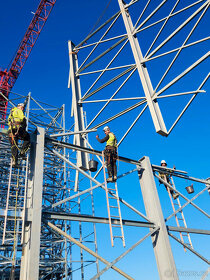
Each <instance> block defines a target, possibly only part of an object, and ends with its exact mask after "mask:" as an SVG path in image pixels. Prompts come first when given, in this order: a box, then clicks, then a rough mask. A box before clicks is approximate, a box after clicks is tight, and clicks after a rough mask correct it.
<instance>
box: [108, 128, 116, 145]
mask: <svg viewBox="0 0 210 280" xmlns="http://www.w3.org/2000/svg"><path fill="white" fill-rule="evenodd" d="M106 146H112V147H117V139H116V137H115V135H114V133H112V132H110V133H109V139H108V140H107V142H106Z"/></svg>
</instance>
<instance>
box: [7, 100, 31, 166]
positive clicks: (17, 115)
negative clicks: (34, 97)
mask: <svg viewBox="0 0 210 280" xmlns="http://www.w3.org/2000/svg"><path fill="white" fill-rule="evenodd" d="M23 110H24V104H23V103H19V104H18V105H17V107H14V108H12V110H11V112H10V115H9V118H8V125H9V129H8V134H9V140H10V144H11V153H12V166H16V165H17V161H18V150H19V151H20V157H22V158H23V159H25V158H26V152H27V151H28V149H29V147H30V135H29V133H28V132H27V131H26V126H27V124H26V118H25V116H24V113H23ZM18 139H21V140H23V141H24V142H23V145H22V148H21V149H20V148H19V147H18Z"/></svg>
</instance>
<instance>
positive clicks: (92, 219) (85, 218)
mask: <svg viewBox="0 0 210 280" xmlns="http://www.w3.org/2000/svg"><path fill="white" fill-rule="evenodd" d="M42 215H43V218H45V219H48V220H65V221H80V222H87V223H100V224H108V223H109V219H108V218H105V217H96V216H91V215H82V214H73V213H66V212H55V211H49V210H44V211H43V212H42ZM122 223H123V225H124V226H135V227H146V228H154V224H153V223H150V222H142V221H134V220H122ZM112 224H113V225H119V224H120V221H119V220H118V219H113V218H112ZM172 230H173V229H172Z"/></svg>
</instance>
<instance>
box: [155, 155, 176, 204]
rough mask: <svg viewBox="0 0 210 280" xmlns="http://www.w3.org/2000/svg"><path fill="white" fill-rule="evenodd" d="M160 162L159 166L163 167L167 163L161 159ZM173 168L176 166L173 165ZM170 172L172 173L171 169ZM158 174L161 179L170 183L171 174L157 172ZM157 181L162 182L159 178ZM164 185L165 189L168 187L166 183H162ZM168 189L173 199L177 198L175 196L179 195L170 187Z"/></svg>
mask: <svg viewBox="0 0 210 280" xmlns="http://www.w3.org/2000/svg"><path fill="white" fill-rule="evenodd" d="M160 164H161V166H163V167H167V163H166V161H165V160H161V163H160ZM174 169H176V168H175V167H174ZM170 173H172V171H171V172H170ZM159 176H160V178H161V179H163V180H164V181H166V182H167V183H168V184H170V185H172V183H171V180H170V176H171V175H169V174H168V173H161V172H159ZM159 182H160V184H163V183H162V182H161V181H160V180H159ZM164 186H165V188H166V190H168V189H169V188H168V187H167V186H166V185H164ZM169 191H170V194H171V195H172V197H173V199H177V198H178V197H179V194H178V193H176V192H174V191H173V190H171V189H170V190H169Z"/></svg>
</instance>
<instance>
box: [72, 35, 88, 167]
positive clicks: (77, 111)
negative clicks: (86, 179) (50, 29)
mask: <svg viewBox="0 0 210 280" xmlns="http://www.w3.org/2000/svg"><path fill="white" fill-rule="evenodd" d="M68 47H69V61H70V72H69V87H70V83H71V88H72V115H73V116H74V121H75V125H74V131H76V132H78V131H84V130H85V123H84V114H83V107H82V105H79V104H78V101H79V100H81V87H80V79H79V77H76V74H75V73H76V72H77V71H78V58H77V54H76V53H75V52H74V51H73V43H72V42H71V41H69V42H68ZM74 143H76V144H77V145H78V146H81V147H86V144H85V141H84V138H83V137H82V136H81V135H80V134H76V135H75V136H74ZM77 166H78V167H80V168H82V169H84V170H87V169H88V155H87V154H86V153H83V152H80V151H77Z"/></svg>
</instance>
